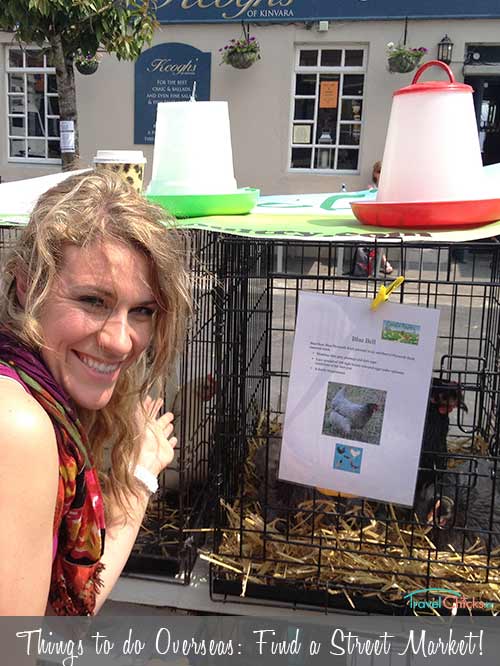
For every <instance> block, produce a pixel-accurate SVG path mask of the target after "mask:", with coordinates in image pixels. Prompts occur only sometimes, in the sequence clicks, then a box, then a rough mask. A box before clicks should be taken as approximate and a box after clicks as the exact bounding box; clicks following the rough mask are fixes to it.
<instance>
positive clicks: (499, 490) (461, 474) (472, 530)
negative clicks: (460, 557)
mask: <svg viewBox="0 0 500 666" xmlns="http://www.w3.org/2000/svg"><path fill="white" fill-rule="evenodd" d="M498 474H500V463H499V464H498ZM415 512H416V514H417V516H418V517H419V519H420V521H421V522H422V523H424V524H427V525H433V530H432V533H431V538H432V540H433V542H434V544H435V545H436V547H437V548H444V547H446V546H447V545H451V546H453V547H454V548H455V550H457V551H458V552H461V551H462V550H463V549H464V548H469V547H470V546H472V545H473V544H474V543H475V542H476V540H477V539H479V541H480V542H481V544H482V546H483V550H484V549H485V548H486V549H488V550H492V549H493V548H496V547H497V546H499V545H500V486H499V479H498V478H497V465H496V464H495V462H494V461H493V460H488V459H485V458H481V459H480V460H478V461H475V460H472V459H471V460H468V461H464V462H463V463H462V464H461V465H460V466H459V467H456V468H455V469H453V470H449V471H448V472H445V473H443V475H442V476H441V478H440V479H436V480H435V481H434V482H433V483H428V484H426V485H424V486H423V487H422V488H421V489H420V491H419V492H418V494H417V498H416V501H415Z"/></svg>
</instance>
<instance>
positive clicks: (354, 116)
mask: <svg viewBox="0 0 500 666" xmlns="http://www.w3.org/2000/svg"><path fill="white" fill-rule="evenodd" d="M366 57H367V53H366V49H365V48H363V47H361V46H337V45H329V46H325V47H322V48H312V47H310V46H304V47H302V46H301V47H299V48H298V49H297V57H296V67H295V73H294V77H295V78H294V87H293V98H292V127H291V153H290V167H291V168H292V169H302V170H304V169H306V170H321V171H325V170H327V171H333V172H342V173H345V172H357V171H358V164H359V146H360V141H361V130H362V123H363V95H364V85H365V71H366Z"/></svg>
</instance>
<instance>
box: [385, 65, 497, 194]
mask: <svg viewBox="0 0 500 666" xmlns="http://www.w3.org/2000/svg"><path fill="white" fill-rule="evenodd" d="M433 66H438V67H441V68H442V69H444V70H445V72H446V73H447V75H448V77H449V81H425V82H419V78H420V76H421V74H422V73H423V72H424V71H425V70H427V69H428V68H430V67H433ZM489 190H490V188H489V187H488V183H487V181H486V179H485V178H484V175H483V169H482V161H481V150H480V146H479V138H478V132H477V127H476V119H475V114H474V105H473V101H472V88H471V86H468V85H465V84H463V83H456V81H455V78H454V76H453V73H452V71H451V69H450V68H449V67H448V66H447V65H445V64H444V63H442V62H440V61H437V60H431V61H429V62H427V63H425V64H424V65H422V67H420V68H419V69H418V71H417V72H416V74H415V76H414V78H413V81H412V84H411V85H410V86H407V87H405V88H401V89H400V90H397V91H396V92H395V93H394V97H393V101H392V109H391V115H390V119H389V128H388V131H387V138H386V143H385V149H384V156H383V160H382V172H381V176H380V182H379V188H378V193H377V201H379V202H415V201H426V202H427V201H468V200H472V199H481V198H487V197H488V196H491V191H489Z"/></svg>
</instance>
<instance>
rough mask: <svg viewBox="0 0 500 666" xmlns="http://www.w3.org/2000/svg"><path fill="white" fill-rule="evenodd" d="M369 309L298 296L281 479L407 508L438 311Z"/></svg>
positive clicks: (347, 301) (366, 302) (359, 302)
mask: <svg viewBox="0 0 500 666" xmlns="http://www.w3.org/2000/svg"><path fill="white" fill-rule="evenodd" d="M370 306H371V300H370V299H365V298H352V297H347V296H336V295H329V294H318V293H313V292H307V291H304V292H301V294H300V296H299V307H298V312H297V325H296V330H295V337H294V343H293V353H292V364H291V369H290V380H289V384H288V396H287V404H286V410H285V418H284V423H283V440H282V446H281V455H280V462H279V472H278V477H279V479H281V480H282V481H288V482H291V483H297V484H301V485H305V486H313V487H316V488H320V489H322V491H323V490H325V489H326V490H327V491H333V492H340V493H343V494H351V495H357V496H359V497H366V498H369V499H374V500H378V501H382V502H393V503H395V504H401V505H404V506H412V504H413V499H414V495H415V488H416V482H417V473H418V464H419V459H420V451H421V448H422V440H423V435H424V424H425V418H426V411H427V405H428V401H429V390H430V386H431V376H432V369H433V365H434V361H435V359H434V354H435V347H436V339H437V333H438V325H439V310H436V309H431V308H425V307H417V306H413V305H401V304H398V303H391V302H387V303H384V304H383V305H381V306H380V307H379V308H378V309H377V310H372V309H371V307H370ZM436 364H437V365H438V359H436ZM389 471H390V474H388V472H389Z"/></svg>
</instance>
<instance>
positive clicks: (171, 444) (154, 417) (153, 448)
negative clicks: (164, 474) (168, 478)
mask: <svg viewBox="0 0 500 666" xmlns="http://www.w3.org/2000/svg"><path fill="white" fill-rule="evenodd" d="M162 405H163V400H160V399H158V400H153V398H151V397H150V396H148V397H147V398H146V399H145V400H144V402H143V403H142V406H141V405H139V406H138V408H137V419H138V421H139V424H140V428H141V430H143V435H142V441H141V450H140V452H139V458H138V460H137V464H138V465H142V466H143V467H145V468H146V469H147V470H148V471H150V472H151V473H152V474H154V475H155V476H158V474H159V473H160V472H161V471H162V470H163V469H165V467H166V466H167V465H169V464H170V463H171V462H172V460H173V458H174V448H175V446H176V445H177V438H176V437H172V433H173V431H174V424H173V421H174V415H173V414H172V413H171V412H167V413H166V414H163V416H160V417H159V418H158V412H159V411H160V409H161V407H162Z"/></svg>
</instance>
